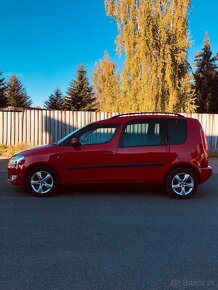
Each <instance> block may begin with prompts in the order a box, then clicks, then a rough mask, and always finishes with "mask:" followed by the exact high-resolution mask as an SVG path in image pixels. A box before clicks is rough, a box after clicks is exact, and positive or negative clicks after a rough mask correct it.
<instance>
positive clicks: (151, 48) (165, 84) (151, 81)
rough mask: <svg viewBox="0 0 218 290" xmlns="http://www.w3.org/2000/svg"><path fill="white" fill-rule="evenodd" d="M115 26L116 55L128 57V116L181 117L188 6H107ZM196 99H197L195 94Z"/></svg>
mask: <svg viewBox="0 0 218 290" xmlns="http://www.w3.org/2000/svg"><path fill="white" fill-rule="evenodd" d="M105 6H106V11H107V14H108V15H109V16H111V17H113V18H114V19H115V20H116V23H117V26H118V31H119V34H118V36H117V40H116V43H117V52H118V53H119V54H124V56H125V63H124V69H123V72H122V75H121V91H122V96H123V99H122V100H123V103H121V104H122V105H123V106H124V104H125V107H123V108H125V109H128V110H129V111H142V110H148V111H181V110H184V109H185V107H187V106H186V105H185V104H186V102H190V100H189V97H190V96H189V94H188V93H186V94H184V85H186V86H187V92H188V91H190V88H191V83H190V82H187V77H188V72H189V64H188V62H187V50H188V48H189V44H190V43H189V40H188V29H187V26H188V24H187V13H188V8H189V0H105ZM191 97H193V95H192V94H191Z"/></svg>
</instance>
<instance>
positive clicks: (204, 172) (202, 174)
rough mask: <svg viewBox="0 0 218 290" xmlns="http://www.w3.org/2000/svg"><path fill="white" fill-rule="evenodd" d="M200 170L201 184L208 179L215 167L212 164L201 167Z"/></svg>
mask: <svg viewBox="0 0 218 290" xmlns="http://www.w3.org/2000/svg"><path fill="white" fill-rule="evenodd" d="M199 171H200V184H201V183H204V182H205V181H207V180H208V179H209V178H210V177H211V175H212V173H213V169H212V167H211V166H208V167H205V168H200V169H199Z"/></svg>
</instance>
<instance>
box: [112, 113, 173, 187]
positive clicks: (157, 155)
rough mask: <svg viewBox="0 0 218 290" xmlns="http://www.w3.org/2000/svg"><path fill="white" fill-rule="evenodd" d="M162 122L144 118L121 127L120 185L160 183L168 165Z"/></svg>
mask: <svg viewBox="0 0 218 290" xmlns="http://www.w3.org/2000/svg"><path fill="white" fill-rule="evenodd" d="M165 143H166V134H165V126H164V122H163V121H162V119H161V118H143V119H137V120H133V121H130V122H128V123H126V124H125V125H124V128H123V130H122V133H121V136H120V140H119V144H118V148H117V153H116V162H117V174H118V176H119V179H120V181H128V182H133V181H139V182H141V181H143V182H155V183H162V182H163V178H164V167H165V165H166V164H167V162H168V157H169V146H167V145H166V144H165Z"/></svg>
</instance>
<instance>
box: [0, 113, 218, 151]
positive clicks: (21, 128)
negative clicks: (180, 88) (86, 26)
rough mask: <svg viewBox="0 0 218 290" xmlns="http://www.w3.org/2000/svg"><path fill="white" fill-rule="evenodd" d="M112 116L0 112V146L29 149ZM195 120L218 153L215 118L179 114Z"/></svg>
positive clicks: (212, 148)
mask: <svg viewBox="0 0 218 290" xmlns="http://www.w3.org/2000/svg"><path fill="white" fill-rule="evenodd" d="M113 115H115V113H102V112H72V111H51V110H37V109H35V110H28V109H27V110H23V111H20V112H15V111H13V112H9V111H0V144H7V145H17V144H19V143H27V144H31V145H33V146H36V145H42V144H47V143H49V142H54V141H55V140H59V139H61V138H62V137H64V136H66V135H67V134H69V133H70V132H72V131H73V130H76V129H77V128H80V127H82V126H84V125H87V124H89V123H91V122H94V121H97V120H103V119H107V118H110V117H112V116H113ZM183 115H184V116H187V117H192V118H196V119H198V120H199V121H200V122H201V124H202V126H203V128H204V131H205V134H206V136H207V141H208V145H209V149H210V151H211V152H213V151H218V115H213V114H210V115H209V114H183Z"/></svg>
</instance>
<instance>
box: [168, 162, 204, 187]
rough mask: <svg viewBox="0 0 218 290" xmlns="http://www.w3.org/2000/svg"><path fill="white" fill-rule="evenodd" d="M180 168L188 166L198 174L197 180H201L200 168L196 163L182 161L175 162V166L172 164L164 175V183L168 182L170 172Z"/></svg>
mask: <svg viewBox="0 0 218 290" xmlns="http://www.w3.org/2000/svg"><path fill="white" fill-rule="evenodd" d="M178 168H187V169H189V170H191V171H193V173H194V174H195V175H196V177H197V180H198V183H200V182H201V178H200V173H199V171H198V169H197V168H196V167H195V166H194V165H191V164H190V163H185V162H181V163H176V164H174V165H173V166H171V167H170V168H169V169H168V170H167V172H166V174H165V176H164V184H166V179H167V176H168V175H169V173H170V172H171V171H173V170H175V169H178Z"/></svg>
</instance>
